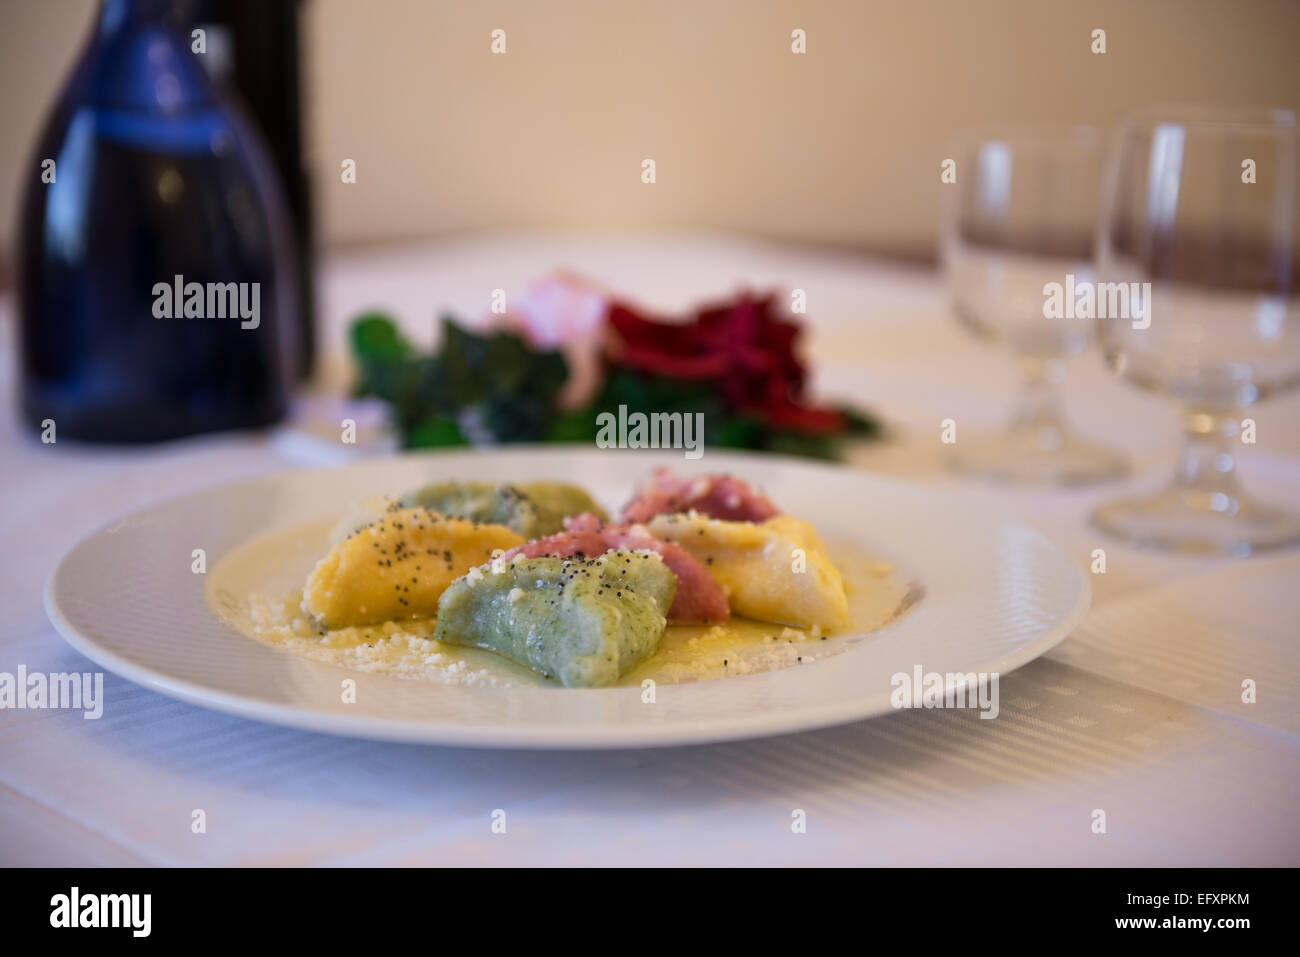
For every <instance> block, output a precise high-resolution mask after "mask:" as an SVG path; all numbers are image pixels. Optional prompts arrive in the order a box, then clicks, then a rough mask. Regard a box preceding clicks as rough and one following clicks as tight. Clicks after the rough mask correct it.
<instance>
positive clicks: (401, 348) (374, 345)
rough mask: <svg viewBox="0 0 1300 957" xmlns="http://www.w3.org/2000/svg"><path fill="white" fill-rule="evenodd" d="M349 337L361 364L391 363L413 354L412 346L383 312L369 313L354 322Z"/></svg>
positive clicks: (353, 351)
mask: <svg viewBox="0 0 1300 957" xmlns="http://www.w3.org/2000/svg"><path fill="white" fill-rule="evenodd" d="M349 336H350V338H351V340H352V353H353V354H354V355H355V356H356V357H357V359H358V361H360V362H374V361H378V362H391V361H394V360H399V359H405V358H406V357H407V356H408V355H410V353H411V344H410V343H409V342H407V341H406V339H404V338H403V337H402V334H401V332H399V331H398V329H397V325H396V323H394V322H393V320H392V319H390V318H389V317H388V316H387V315H385V314H384V313H382V312H369V313H366V314H365V315H363V316H359V317H358V318H357V319H355V320H353V322H352V328H351V329H350V330H349Z"/></svg>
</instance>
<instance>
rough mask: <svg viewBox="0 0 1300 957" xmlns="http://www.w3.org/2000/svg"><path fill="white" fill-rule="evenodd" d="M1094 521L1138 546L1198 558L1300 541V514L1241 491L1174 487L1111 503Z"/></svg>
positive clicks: (1236, 553) (1095, 512)
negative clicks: (1225, 491)
mask: <svg viewBox="0 0 1300 957" xmlns="http://www.w3.org/2000/svg"><path fill="white" fill-rule="evenodd" d="M1092 521H1093V524H1094V525H1096V526H1097V527H1098V528H1100V529H1102V530H1103V531H1106V532H1110V533H1111V534H1112V535H1116V536H1118V537H1120V538H1123V539H1125V540H1126V541H1128V542H1130V543H1132V544H1134V545H1141V546H1144V547H1148V548H1161V549H1165V550H1168V551H1175V552H1184V553H1187V554H1193V555H1232V556H1243V555H1250V554H1253V553H1255V552H1259V551H1266V550H1268V549H1271V548H1281V547H1282V546H1284V545H1292V544H1296V543H1297V542H1300V515H1296V514H1294V513H1291V512H1287V511H1284V510H1282V509H1280V508H1275V507H1273V506H1271V505H1266V504H1264V503H1262V502H1257V501H1255V500H1254V499H1252V498H1250V497H1249V496H1245V495H1242V494H1241V493H1240V492H1239V491H1238V492H1234V493H1233V494H1231V495H1230V494H1227V493H1224V492H1207V491H1202V490H1198V489H1193V488H1182V487H1178V486H1175V487H1174V488H1170V489H1166V490H1165V491H1163V492H1161V493H1160V494H1158V495H1153V496H1150V497H1149V498H1135V499H1124V500H1121V501H1118V502H1109V503H1107V504H1105V505H1102V506H1100V507H1099V508H1097V510H1096V511H1094V512H1093V513H1092Z"/></svg>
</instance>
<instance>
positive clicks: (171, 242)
mask: <svg viewBox="0 0 1300 957" xmlns="http://www.w3.org/2000/svg"><path fill="white" fill-rule="evenodd" d="M188 7H189V3H187V2H186V0H103V2H102V4H101V8H100V13H99V17H98V20H97V24H96V29H95V31H94V33H93V34H92V36H91V38H90V41H89V43H88V44H87V46H86V49H85V51H84V52H83V53H82V55H81V59H80V61H79V62H78V64H77V66H76V68H75V70H74V71H73V74H72V77H71V79H70V80H69V81H68V83H67V85H66V87H65V88H64V90H63V91H62V93H61V95H60V97H59V99H58V102H57V104H56V106H55V107H54V110H53V113H52V115H51V117H50V120H49V122H48V124H47V126H46V128H45V131H44V133H43V135H42V136H41V137H40V139H39V141H38V144H37V149H36V153H35V156H34V157H33V159H32V161H31V164H30V166H29V167H28V170H27V176H28V181H27V184H26V187H25V189H26V193H25V197H24V202H23V208H22V221H21V224H20V227H19V245H18V256H17V259H18V269H17V283H18V301H19V312H20V324H19V325H20V336H21V346H22V349H21V355H22V376H21V382H22V386H21V388H22V408H23V414H24V417H25V418H26V419H27V421H28V422H29V423H30V424H31V425H33V426H34V427H36V428H43V423H45V422H47V420H52V421H53V422H54V424H55V428H56V435H57V436H58V437H59V438H63V437H65V436H66V437H71V438H78V439H87V440H93V441H106V442H142V441H154V440H160V439H168V438H175V437H178V436H183V435H189V434H194V433H199V432H210V431H216V430H222V429H232V428H250V427H258V426H264V425H268V424H270V423H272V422H275V421H276V420H278V419H280V418H281V417H282V416H283V415H284V413H285V411H286V408H287V404H288V395H289V388H290V386H291V383H292V382H293V381H294V371H295V367H296V355H295V348H296V335H297V301H296V300H297V296H296V292H297V290H296V282H295V278H294V269H295V266H296V255H295V251H294V245H293V236H292V230H291V228H290V226H289V222H288V218H287V213H286V210H285V205H284V199H283V196H282V194H281V191H280V186H279V183H278V181H277V178H276V175H275V171H274V169H273V168H272V165H271V163H270V161H269V159H268V157H267V153H266V150H265V148H264V147H263V146H262V144H261V142H260V140H259V137H258V135H257V133H256V131H255V130H254V129H253V127H252V126H251V124H250V123H249V122H248V121H247V119H246V118H245V117H244V116H243V115H242V114H241V112H240V111H239V109H238V107H237V106H235V105H234V104H233V103H232V102H230V101H229V100H228V99H227V98H225V97H224V96H223V95H222V94H221V92H220V91H219V90H218V88H217V87H216V86H215V85H214V84H213V82H212V81H211V79H210V78H209V77H208V76H207V75H206V73H205V72H204V70H203V68H202V66H201V65H200V63H199V61H198V59H197V57H196V55H195V53H194V52H193V51H192V49H191V43H192V42H193V41H192V37H191V35H190V33H189V29H188V23H189V16H190V11H189V10H188Z"/></svg>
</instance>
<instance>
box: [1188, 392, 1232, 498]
mask: <svg viewBox="0 0 1300 957" xmlns="http://www.w3.org/2000/svg"><path fill="white" fill-rule="evenodd" d="M1240 431H1241V423H1240V422H1239V421H1238V420H1237V418H1236V417H1234V416H1230V415H1224V414H1223V413H1219V412H1202V411H1193V410H1190V409H1189V410H1186V411H1184V413H1183V433H1184V435H1185V442H1184V445H1183V458H1182V461H1181V462H1180V463H1179V466H1178V472H1177V474H1176V475H1175V476H1174V488H1175V489H1177V490H1179V491H1181V492H1182V493H1183V495H1184V496H1185V497H1186V498H1187V500H1188V504H1191V505H1194V506H1196V507H1198V508H1204V509H1210V510H1212V511H1216V512H1226V513H1229V514H1231V513H1233V512H1235V511H1236V508H1237V499H1238V495H1239V492H1238V489H1237V456H1236V454H1235V448H1234V446H1235V445H1236V441H1237V435H1238V433H1239V432H1240Z"/></svg>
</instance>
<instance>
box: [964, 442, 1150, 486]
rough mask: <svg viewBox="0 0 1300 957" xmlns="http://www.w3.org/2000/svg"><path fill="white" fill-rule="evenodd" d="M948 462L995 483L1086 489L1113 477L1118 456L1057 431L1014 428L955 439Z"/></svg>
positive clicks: (1121, 463) (1119, 471) (1118, 472)
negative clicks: (991, 434) (969, 437)
mask: <svg viewBox="0 0 1300 957" xmlns="http://www.w3.org/2000/svg"><path fill="white" fill-rule="evenodd" d="M950 463H951V465H952V467H953V468H954V469H956V470H957V471H958V472H962V473H965V474H967V475H978V476H981V477H983V478H990V479H994V480H996V481H1000V482H1018V483H1024V484H1037V485H1088V484H1091V483H1093V482H1104V481H1107V480H1108V479H1114V478H1119V477H1120V476H1122V475H1123V474H1124V473H1125V471H1126V470H1127V463H1126V462H1125V460H1124V457H1123V456H1122V455H1120V454H1119V453H1118V452H1117V451H1115V450H1114V449H1111V448H1108V447H1107V446H1104V445H1098V444H1097V443H1095V442H1090V441H1088V440H1087V439H1084V438H1080V437H1079V436H1077V435H1074V434H1072V433H1070V432H1068V431H1063V430H1061V429H1058V428H1014V429H1012V430H1011V431H1009V432H1005V433H1003V434H1002V435H998V436H991V437H986V438H976V439H971V440H966V439H960V438H959V439H958V441H957V443H956V444H955V445H954V446H953V448H952V455H951V458H950Z"/></svg>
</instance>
